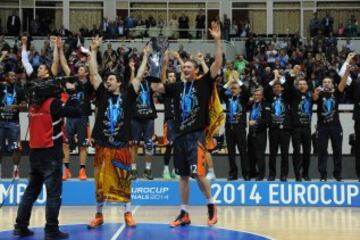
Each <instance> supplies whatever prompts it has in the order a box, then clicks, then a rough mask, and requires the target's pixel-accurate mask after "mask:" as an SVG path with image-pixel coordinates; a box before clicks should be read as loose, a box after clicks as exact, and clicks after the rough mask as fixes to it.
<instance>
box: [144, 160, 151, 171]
mask: <svg viewBox="0 0 360 240" xmlns="http://www.w3.org/2000/svg"><path fill="white" fill-rule="evenodd" d="M145 169H146V170H150V169H151V162H147V163H145Z"/></svg>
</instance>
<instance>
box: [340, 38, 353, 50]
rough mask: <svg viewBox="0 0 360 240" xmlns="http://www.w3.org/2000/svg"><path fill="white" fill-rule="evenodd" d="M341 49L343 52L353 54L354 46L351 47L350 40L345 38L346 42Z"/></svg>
mask: <svg viewBox="0 0 360 240" xmlns="http://www.w3.org/2000/svg"><path fill="white" fill-rule="evenodd" d="M342 49H343V51H345V52H353V51H354V46H353V44H352V42H351V39H350V38H346V42H345V43H344V45H343V46H342Z"/></svg>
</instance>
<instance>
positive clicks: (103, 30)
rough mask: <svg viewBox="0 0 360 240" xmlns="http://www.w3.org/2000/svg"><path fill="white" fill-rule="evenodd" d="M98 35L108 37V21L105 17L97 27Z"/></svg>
mask: <svg viewBox="0 0 360 240" xmlns="http://www.w3.org/2000/svg"><path fill="white" fill-rule="evenodd" d="M99 30H100V33H101V35H102V36H103V37H104V38H107V37H108V32H109V21H108V19H107V18H106V17H104V18H103V20H102V21H101V23H100V27H99Z"/></svg>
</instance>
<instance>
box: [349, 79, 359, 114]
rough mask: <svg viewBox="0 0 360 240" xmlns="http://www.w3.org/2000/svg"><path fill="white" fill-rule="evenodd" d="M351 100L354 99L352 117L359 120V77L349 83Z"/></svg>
mask: <svg viewBox="0 0 360 240" xmlns="http://www.w3.org/2000/svg"><path fill="white" fill-rule="evenodd" d="M350 89H351V93H352V97H353V101H354V111H353V119H354V120H357V121H359V120H360V79H357V80H354V79H353V81H352V82H351V85H350Z"/></svg>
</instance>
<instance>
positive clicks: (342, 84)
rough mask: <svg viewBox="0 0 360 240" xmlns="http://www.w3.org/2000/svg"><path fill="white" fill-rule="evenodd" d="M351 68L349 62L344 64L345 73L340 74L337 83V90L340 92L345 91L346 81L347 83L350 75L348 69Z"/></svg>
mask: <svg viewBox="0 0 360 240" xmlns="http://www.w3.org/2000/svg"><path fill="white" fill-rule="evenodd" d="M352 68H353V66H351V65H350V64H348V65H346V70H345V73H344V75H343V76H342V78H341V81H340V83H339V85H338V90H339V92H341V93H343V92H344V91H345V88H346V83H347V80H348V77H349V76H350V71H351V70H352Z"/></svg>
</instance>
